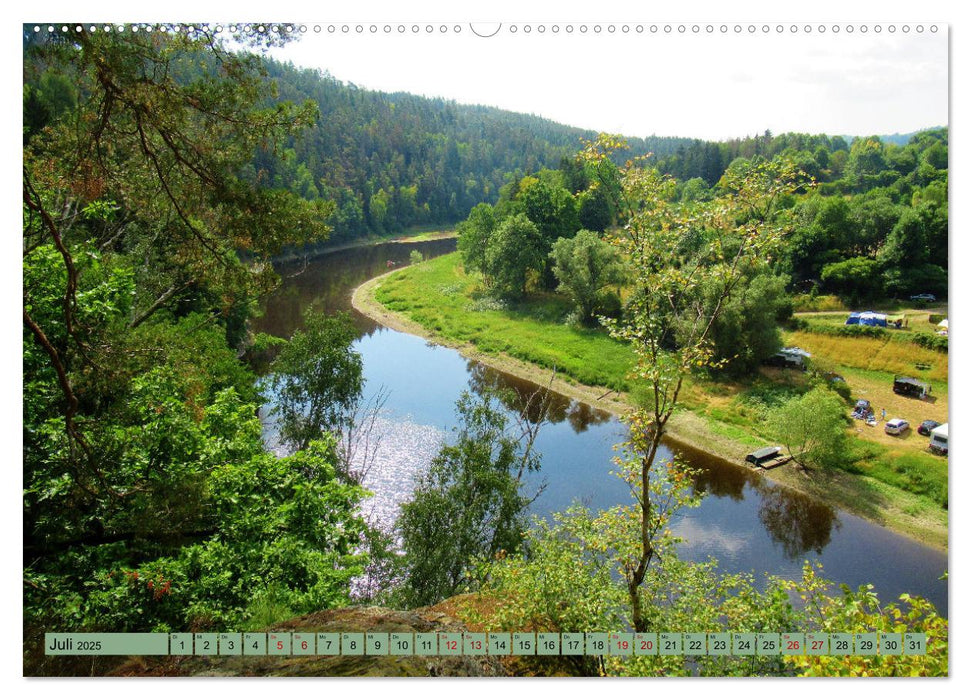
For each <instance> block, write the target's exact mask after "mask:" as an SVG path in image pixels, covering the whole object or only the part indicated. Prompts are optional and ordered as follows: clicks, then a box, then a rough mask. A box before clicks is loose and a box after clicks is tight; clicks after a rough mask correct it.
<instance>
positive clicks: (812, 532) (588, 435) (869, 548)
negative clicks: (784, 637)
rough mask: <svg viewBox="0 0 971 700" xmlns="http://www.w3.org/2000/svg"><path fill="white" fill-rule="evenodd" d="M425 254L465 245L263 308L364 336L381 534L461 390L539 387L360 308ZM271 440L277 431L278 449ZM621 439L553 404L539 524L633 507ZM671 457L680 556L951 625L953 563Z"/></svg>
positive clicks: (590, 418) (595, 415)
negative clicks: (618, 458)
mask: <svg viewBox="0 0 971 700" xmlns="http://www.w3.org/2000/svg"><path fill="white" fill-rule="evenodd" d="M416 249H417V250H419V251H421V252H422V253H423V254H424V255H425V257H433V256H437V255H441V254H444V253H447V252H451V251H452V250H454V249H455V241H454V239H445V240H437V241H426V242H422V243H412V244H405V243H382V244H378V245H370V246H362V247H359V248H352V249H345V250H341V251H335V252H333V253H329V254H326V255H323V256H321V257H318V258H316V259H315V260H313V261H310V262H309V263H307V264H306V265H292V266H288V267H284V268H281V269H280V273H281V274H282V275H283V276H284V284H283V285H282V287H281V289H279V290H278V291H277V292H276V293H274V294H273V295H272V296H271V297H270V298H269V299H268V300H267V301H266V304H265V315H264V316H263V317H262V318H261V319H260V320H259V322H258V324H257V327H256V329H257V330H262V331H265V332H268V333H273V334H275V335H279V336H283V337H288V336H289V335H290V333H291V332H292V331H293V330H294V329H295V328H297V327H298V326H299V323H300V320H301V317H302V313H303V310H304V309H305V308H306V307H307V306H308V305H312V306H313V307H314V308H315V309H317V310H320V311H325V312H328V313H332V312H335V311H348V312H350V313H351V314H352V316H353V318H354V322H355V324H356V325H357V327H358V329H359V331H360V337H359V338H358V340H357V341H356V343H355V349H356V350H357V351H358V352H359V353H360V354H361V356H362V358H363V362H364V376H365V380H366V384H365V398H368V397H370V396H373V395H375V394H376V393H377V392H381V393H383V394H384V395H385V396H386V401H385V403H384V406H383V410H382V411H381V413H380V417H379V419H378V420H377V422H376V423H375V427H374V431H373V437H375V438H377V439H378V442H377V451H376V452H375V454H374V459H373V462H372V466H371V467H370V469H369V471H368V474H367V478H366V479H365V485H366V486H367V487H368V488H369V489H370V490H371V491H372V492H373V493H374V496H373V497H372V498H371V499H370V500H369V501H368V503H367V504H366V511H367V515H368V516H369V517H371V518H372V519H375V520H376V521H377V522H380V523H382V524H384V525H388V524H390V523H392V522H393V521H394V518H395V516H396V513H397V507H398V504H399V503H400V502H401V501H402V500H404V499H406V498H407V497H408V496H409V495H410V493H411V489H412V484H413V479H414V476H415V474H416V473H417V472H418V470H420V469H421V468H423V467H424V466H425V465H427V464H428V462H429V461H430V460H431V458H432V457H433V456H434V455H435V453H436V452H437V451H438V448H439V446H440V445H441V444H442V442H443V440H446V439H448V437H449V433H450V432H451V430H452V428H453V427H454V425H455V423H456V418H455V401H456V400H457V399H458V398H459V396H460V394H461V393H462V392H463V391H481V389H482V388H483V387H485V386H500V387H505V388H511V389H513V390H515V391H516V392H517V393H518V395H519V396H520V397H528V396H529V395H531V394H532V392H534V391H535V390H536V389H537V388H539V387H537V386H536V385H534V384H531V383H530V382H525V381H523V380H521V379H518V378H515V377H512V376H509V375H506V374H504V373H502V372H498V371H496V370H494V369H491V368H489V367H486V366H484V365H482V364H480V363H477V362H473V361H469V360H467V359H465V358H464V357H462V355H460V354H459V353H458V352H457V351H456V350H453V349H451V348H446V347H442V346H438V345H435V344H433V343H429V342H427V341H426V340H424V339H422V338H418V337H415V336H412V335H409V334H406V333H401V332H398V331H395V330H392V329H389V328H385V327H383V326H381V325H379V324H378V323H376V322H374V321H373V320H371V319H370V318H367V317H366V316H364V315H362V314H360V313H358V312H357V311H355V310H354V309H353V308H352V307H351V303H350V298H351V292H352V291H353V289H354V288H355V287H356V286H357V285H359V284H361V283H362V282H364V281H366V280H368V279H370V278H371V277H374V276H376V275H378V274H381V273H383V272H386V271H387V270H388V269H389V261H391V262H393V263H395V264H396V265H398V266H400V265H405V264H407V261H408V255H409V253H410V252H411V251H412V250H416ZM512 408H516V407H512ZM519 408H521V406H520V407H519ZM272 432H273V431H272V423H271V422H270V421H267V427H266V433H267V435H268V439H270V440H272ZM622 439H623V426H622V424H621V423H620V422H619V421H618V420H617V419H616V418H615V417H613V416H612V415H611V414H609V413H606V412H604V411H599V410H597V409H594V408H590V407H589V406H586V405H585V404H582V403H579V402H577V401H573V400H571V399H569V398H567V397H564V396H559V395H555V396H554V400H553V405H552V408H551V410H550V422H549V423H548V424H547V425H545V426H543V428H542V429H541V431H540V434H539V438H538V441H537V447H538V449H539V451H540V452H541V453H542V455H543V467H542V470H541V471H540V472H539V473H537V474H535V475H531V476H530V479H531V481H530V483H529V485H528V486H529V488H531V489H534V490H535V489H538V488H539V487H540V486H541V485H543V486H544V488H543V490H542V493H541V494H540V496H539V498H537V499H536V501H534V503H533V505H532V511H533V514H535V515H538V516H541V517H542V516H546V515H548V514H550V513H553V512H557V511H561V510H564V509H566V508H567V507H568V506H569V505H570V504H571V503H573V502H575V501H579V502H581V503H582V504H584V505H586V506H587V507H589V508H592V509H595V510H596V509H605V508H608V507H611V506H614V505H617V504H618V503H626V502H628V501H629V499H630V494H629V490H628V488H627V486H626V484H624V483H623V482H621V481H620V480H619V479H618V478H617V477H615V476H613V475H611V474H610V471H611V469H612V468H613V463H612V461H611V459H612V457H613V456H614V454H615V452H614V450H613V446H614V445H615V444H617V443H618V442H621V441H622ZM666 449H667V450H668V451H667V452H666V453H665V454H664V455H662V458H663V457H667V456H669V455H670V454H671V452H670V450H671V449H672V447H671V446H670V445H669V446H667V448H666ZM673 449H676V450H677V451H678V452H679V453H680V454H681V456H682V457H683V458H685V459H686V460H687V461H688V462H689V463H690V464H691V465H692V466H694V467H695V468H697V469H699V471H700V475H699V476H698V478H697V479H696V482H695V489H696V490H698V491H699V492H702V493H704V494H705V498H704V499H703V500H702V502H701V505H700V506H699V507H698V508H693V509H687V510H683V511H682V512H681V513H679V515H678V516H677V518H676V521H675V523H674V525H673V527H672V529H673V531H674V532H675V534H677V535H679V536H680V537H683V538H684V540H685V542H684V543H683V544H681V545H680V546H679V551H680V554H681V556H682V557H683V558H685V559H689V560H694V561H704V560H707V559H708V558H709V557H714V558H715V559H717V560H718V563H719V567H720V568H721V569H722V570H724V571H731V572H751V573H754V574H755V575H756V576H757V577H761V576H763V575H764V574H771V575H777V576H783V577H786V578H791V579H798V578H800V577H801V573H802V565H803V562H804V561H806V560H809V561H814V562H815V561H818V562H820V563H821V564H822V565H823V572H824V576H825V577H826V578H828V579H830V580H833V581H836V582H838V583H845V584H847V585H849V586H850V587H852V588H856V587H858V586H860V585H863V584H866V583H872V584H873V585H874V588H875V590H876V592H877V593H878V594H879V596H880V599H881V600H882V601H884V602H890V601H893V600H896V599H897V597H898V596H899V595H900V594H901V593H905V592H906V593H911V594H916V595H921V596H923V597H925V598H927V599H928V600H930V601H931V602H932V603H933V604H934V605H935V606H936V607H937V609H938V611H939V612H940V613H941V614H942V615H945V616H946V615H947V611H948V585H947V581H946V580H942V579H941V577H942V576H943V574H944V573H945V571H946V570H947V566H948V562H947V555H946V554H945V553H942V552H939V551H937V550H935V549H933V548H930V547H926V546H924V545H922V544H920V543H918V542H915V541H913V540H910V539H908V538H906V537H904V536H901V535H898V534H896V533H894V532H892V531H890V530H888V529H886V528H883V527H880V526H878V525H875V524H873V523H871V522H869V521H866V520H864V519H862V518H859V517H857V516H855V515H853V514H851V513H847V512H845V511H842V510H837V509H834V508H832V507H831V506H829V505H827V504H826V503H824V502H822V501H819V500H816V499H813V498H809V497H808V496H805V495H803V494H801V493H798V492H796V491H793V490H791V489H787V488H784V487H781V486H778V485H776V484H774V483H773V482H771V481H769V480H766V479H764V478H763V477H761V476H760V475H758V474H756V473H754V472H752V471H750V470H748V469H747V468H745V467H741V466H739V465H736V464H732V463H730V462H727V461H725V460H720V459H717V458H713V457H711V456H710V455H707V454H704V453H701V452H698V451H696V450H692V449H689V448H686V447H682V446H675V447H674V448H673Z"/></svg>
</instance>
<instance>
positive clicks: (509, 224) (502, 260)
mask: <svg viewBox="0 0 971 700" xmlns="http://www.w3.org/2000/svg"><path fill="white" fill-rule="evenodd" d="M543 247H544V246H543V240H542V238H541V237H540V232H539V230H538V229H537V228H536V226H535V224H533V222H532V221H530V220H529V219H528V218H526V216H525V215H524V214H516V215H515V216H511V217H509V218H507V219H505V220H504V221H502V222H501V223H500V224H499V225H498V227H496V230H495V232H494V233H493V234H492V236H490V238H489V242H488V244H487V245H486V251H485V273H486V279H487V280H489V281H490V283H491V286H492V288H493V289H495V290H496V292H497V293H498V294H499V295H501V296H504V297H509V298H511V299H519V298H522V297H523V296H524V295H525V294H526V281H527V279H528V275H529V273H530V272H539V271H541V270H542V269H543V266H544V264H545V261H544V257H543Z"/></svg>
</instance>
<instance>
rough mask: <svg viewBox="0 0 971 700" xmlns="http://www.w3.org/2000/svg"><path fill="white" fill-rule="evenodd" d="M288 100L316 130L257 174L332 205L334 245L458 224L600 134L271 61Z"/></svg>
mask: <svg viewBox="0 0 971 700" xmlns="http://www.w3.org/2000/svg"><path fill="white" fill-rule="evenodd" d="M267 68H268V73H269V76H270V77H271V78H272V79H273V80H274V81H275V82H276V84H277V86H278V91H279V98H280V99H283V100H289V101H293V102H298V103H299V102H303V101H305V100H311V101H313V102H314V103H316V104H317V105H318V107H319V109H320V114H321V119H320V120H319V122H318V123H317V125H316V126H315V127H313V128H311V129H310V130H309V131H308V132H306V133H305V134H303V135H302V136H301V137H300V138H297V139H294V140H292V141H291V142H290V143H289V144H288V148H287V149H286V150H285V151H283V153H281V154H277V155H275V156H274V155H272V154H270V153H268V152H263V153H261V154H260V155H259V156H258V157H257V158H256V160H255V161H254V164H253V166H254V171H253V172H252V176H253V177H254V178H256V179H258V180H260V181H262V180H263V179H265V181H266V182H267V183H270V184H272V185H273V186H274V187H284V188H286V189H289V190H290V191H292V192H295V193H297V194H299V195H300V196H302V197H305V198H307V199H316V198H318V197H322V198H324V199H329V200H333V201H334V202H335V203H336V204H337V211H336V212H335V214H334V216H333V217H332V219H331V224H332V226H333V228H334V236H333V239H332V240H334V241H346V240H349V239H353V238H357V237H360V236H363V235H367V234H382V233H386V232H390V231H400V230H402V229H404V228H406V227H408V226H414V225H444V224H454V223H456V222H457V221H460V220H461V219H463V218H465V217H466V216H468V213H469V210H470V209H471V208H472V207H473V206H475V205H476V204H478V203H480V202H490V203H494V202H495V201H496V200H497V198H498V197H499V190H500V188H501V187H502V186H503V185H505V184H507V183H508V182H509V181H510V179H511V178H514V177H515V176H516V173H518V174H519V176H522V175H523V174H525V173H530V172H534V171H536V170H540V169H542V168H555V167H557V165H558V164H559V162H560V161H561V160H562V159H563V158H572V156H573V155H574V154H575V153H576V151H577V149H578V147H579V144H580V139H581V138H586V139H590V138H593V137H594V136H595V134H594V132H592V131H585V130H582V129H576V128H573V127H569V126H564V125H562V124H557V123H555V122H552V121H549V120H547V119H542V118H540V117H536V116H532V115H525V114H517V113H514V112H507V111H503V110H499V109H496V108H493V107H484V106H470V105H459V104H456V103H455V102H451V101H448V100H444V99H441V98H436V99H433V98H426V97H419V96H416V95H410V94H407V93H391V94H388V93H381V92H375V91H372V90H366V89H362V88H359V87H356V86H354V85H351V84H345V83H342V82H341V81H339V80H337V79H335V78H333V77H331V76H329V75H327V74H326V73H321V72H320V71H317V70H309V69H298V68H295V67H294V66H292V65H288V64H282V63H278V62H274V61H270V62H268V64H267ZM689 143H690V140H689V139H685V138H671V137H656V136H655V137H649V138H646V139H641V138H635V139H632V140H631V153H632V154H635V155H644V154H647V153H655V154H671V153H674V151H675V150H676V149H677V148H679V147H683V146H685V145H687V144H689Z"/></svg>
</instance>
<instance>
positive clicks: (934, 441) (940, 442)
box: [928, 423, 947, 455]
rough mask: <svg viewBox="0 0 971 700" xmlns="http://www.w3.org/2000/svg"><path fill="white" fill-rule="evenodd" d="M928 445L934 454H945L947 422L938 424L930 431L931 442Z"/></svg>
mask: <svg viewBox="0 0 971 700" xmlns="http://www.w3.org/2000/svg"><path fill="white" fill-rule="evenodd" d="M928 447H929V448H930V451H931V452H933V453H934V454H939V455H946V454H947V423H945V424H944V425H939V426H937V427H936V428H934V429H933V430H932V431H931V442H930V444H929V445H928Z"/></svg>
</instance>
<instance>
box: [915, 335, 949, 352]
mask: <svg viewBox="0 0 971 700" xmlns="http://www.w3.org/2000/svg"><path fill="white" fill-rule="evenodd" d="M912 340H913V341H914V342H915V343H917V345H919V346H921V347H922V348H927V349H928V350H936V351H937V352H943V353H946V352H947V336H946V335H937V334H936V333H914V335H913V336H912Z"/></svg>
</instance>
